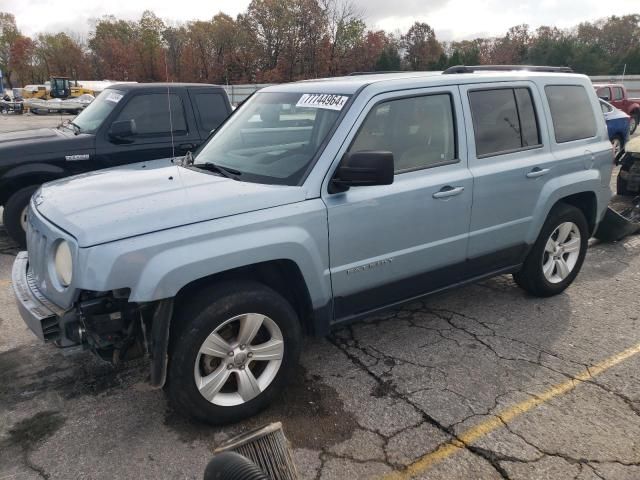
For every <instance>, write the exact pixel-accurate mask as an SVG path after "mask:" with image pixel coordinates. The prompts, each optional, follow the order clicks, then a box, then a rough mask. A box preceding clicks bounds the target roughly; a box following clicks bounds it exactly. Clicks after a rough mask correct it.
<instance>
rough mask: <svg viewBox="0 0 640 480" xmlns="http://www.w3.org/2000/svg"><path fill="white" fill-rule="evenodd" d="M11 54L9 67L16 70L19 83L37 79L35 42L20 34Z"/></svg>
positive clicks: (23, 83)
mask: <svg viewBox="0 0 640 480" xmlns="http://www.w3.org/2000/svg"><path fill="white" fill-rule="evenodd" d="M9 53H10V55H9V69H10V70H12V71H13V72H15V77H16V79H17V80H18V82H19V83H18V84H19V85H23V86H24V85H26V84H28V83H31V82H35V81H36V68H35V65H34V63H35V62H34V53H35V42H34V41H33V40H31V39H30V38H29V37H25V36H24V35H19V36H18V37H17V38H16V39H15V40H14V42H13V44H12V45H11V49H10V52H9Z"/></svg>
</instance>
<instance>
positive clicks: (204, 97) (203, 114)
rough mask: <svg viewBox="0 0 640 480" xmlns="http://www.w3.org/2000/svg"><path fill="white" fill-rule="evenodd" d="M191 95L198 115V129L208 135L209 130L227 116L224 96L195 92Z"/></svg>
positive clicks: (214, 127)
mask: <svg viewBox="0 0 640 480" xmlns="http://www.w3.org/2000/svg"><path fill="white" fill-rule="evenodd" d="M192 95H193V99H194V100H195V102H194V105H195V106H196V109H197V111H198V116H199V117H200V130H201V131H202V133H204V134H205V135H209V132H211V130H214V129H216V128H218V126H219V125H220V124H221V123H222V121H223V120H224V119H225V118H227V115H228V113H227V106H226V105H225V102H224V98H223V97H222V95H220V94H219V93H196V94H192Z"/></svg>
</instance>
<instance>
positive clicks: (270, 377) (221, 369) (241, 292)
mask: <svg viewBox="0 0 640 480" xmlns="http://www.w3.org/2000/svg"><path fill="white" fill-rule="evenodd" d="M254 314H258V316H256V315H254ZM265 317H266V318H265ZM260 318H262V320H260ZM172 322H173V324H174V327H175V328H174V329H173V330H172V339H171V347H170V354H169V369H168V376H167V385H166V391H167V394H168V397H169V400H170V402H171V404H172V405H173V407H174V408H175V409H176V410H177V411H178V412H179V413H181V414H183V415H186V416H190V417H193V418H195V419H197V420H200V421H203V422H206V423H210V424H213V425H224V424H228V423H233V422H237V421H240V420H243V419H245V418H248V417H250V416H252V415H255V414H256V413H258V412H259V411H261V410H262V409H264V408H266V407H267V406H268V405H269V404H270V402H271V401H272V400H273V399H274V397H275V396H276V395H277V394H278V393H279V392H280V391H281V390H282V389H283V388H284V386H285V385H286V384H287V383H288V381H289V380H290V379H291V378H292V375H293V374H294V373H295V369H296V366H297V364H298V359H299V357H300V350H301V341H302V334H301V329H300V322H299V320H298V317H297V315H296V313H295V311H294V310H293V308H292V307H291V305H290V304H289V303H288V302H287V301H286V300H285V299H284V298H283V297H282V296H281V295H279V294H278V293H276V292H275V291H274V290H272V289H270V288H269V287H266V286H265V285H263V284H260V283H257V282H248V281H234V282H227V283H223V284H218V285H214V286H212V287H205V288H204V289H203V290H202V291H200V292H199V293H197V294H196V295H195V296H194V297H193V298H192V299H190V300H189V302H185V305H184V306H183V307H180V308H179V309H178V311H177V312H176V314H175V315H174V318H173V320H172ZM258 323H259V324H260V325H261V326H260V327H259V330H255V332H256V333H257V334H256V333H254V335H253V337H251V335H244V336H245V339H246V338H249V339H250V338H253V340H249V341H248V342H247V343H246V346H244V345H241V344H240V343H241V342H240V341H239V340H240V337H241V335H240V333H241V327H242V326H243V325H247V332H248V331H254V328H253V327H254V326H255V325H257V324H258ZM214 333H215V334H217V337H215V340H216V342H211V339H213V338H214V337H213V336H212V335H213V334H214ZM210 335H211V337H210ZM280 339H281V340H280ZM205 340H207V341H208V345H209V346H210V347H211V348H210V349H209V350H208V351H209V352H212V351H213V349H217V350H216V351H215V353H217V355H205V354H204V353H201V349H205V345H204V343H205ZM219 340H222V342H220V341H219ZM279 341H281V344H278V342H279ZM225 342H226V343H225ZM267 342H271V343H269V345H275V346H274V347H272V349H270V350H269V353H270V354H271V355H272V356H273V358H271V357H270V360H264V361H258V360H257V357H258V356H259V355H264V354H265V353H267V352H266V351H264V350H263V351H262V352H260V351H259V350H258V348H259V347H260V346H261V345H263V347H262V348H263V349H264V348H265V347H264V345H267ZM243 347H244V348H243ZM273 348H276V350H273ZM229 349H231V350H232V351H233V352H234V355H233V356H231V355H230V354H229V353H228V351H231V350H229ZM225 352H226V354H225ZM278 355H279V356H280V358H278ZM252 356H253V359H251V357H252ZM225 375H226V376H225ZM251 377H252V378H253V380H251ZM206 378H209V380H210V381H209V382H207V381H206ZM213 380H216V381H218V380H220V381H218V382H217V385H219V387H218V388H217V389H216V388H215V387H214V388H210V385H213V383H212V381H213ZM241 380H243V381H242V382H241ZM197 382H198V383H197ZM198 385H200V388H201V389H202V390H203V392H204V393H201V391H200V389H199V388H198ZM241 385H242V386H244V388H241ZM256 386H257V389H256V388H255V387H256ZM205 394H207V395H208V398H205V396H204V395H205Z"/></svg>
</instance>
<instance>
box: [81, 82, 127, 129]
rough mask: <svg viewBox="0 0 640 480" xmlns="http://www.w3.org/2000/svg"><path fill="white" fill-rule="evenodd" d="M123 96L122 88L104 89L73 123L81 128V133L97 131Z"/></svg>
mask: <svg viewBox="0 0 640 480" xmlns="http://www.w3.org/2000/svg"><path fill="white" fill-rule="evenodd" d="M123 96H124V92H122V91H120V90H113V89H111V88H108V89H106V90H104V91H103V92H102V93H101V94H100V95H98V96H97V97H96V99H95V100H94V101H93V102H91V103H90V104H89V105H88V106H87V108H85V109H84V110H83V111H82V113H80V115H78V116H77V117H76V118H74V119H73V123H74V124H75V125H76V126H77V127H78V128H79V129H80V133H96V131H97V130H98V128H100V125H102V122H104V119H105V118H107V116H108V115H109V114H110V113H111V111H112V110H113V109H114V108H115V106H116V105H117V104H118V102H119V101H120V100H121V99H122V97H123Z"/></svg>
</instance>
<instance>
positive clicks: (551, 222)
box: [513, 204, 589, 297]
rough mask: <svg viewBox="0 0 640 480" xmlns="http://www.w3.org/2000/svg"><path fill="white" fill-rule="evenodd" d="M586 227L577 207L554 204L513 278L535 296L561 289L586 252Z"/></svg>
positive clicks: (568, 280)
mask: <svg viewBox="0 0 640 480" xmlns="http://www.w3.org/2000/svg"><path fill="white" fill-rule="evenodd" d="M588 239H589V227H588V226H587V221H586V219H585V218H584V214H583V213H582V212H581V211H580V210H579V209H578V208H576V207H573V206H571V205H565V204H560V205H558V206H556V207H554V208H553V209H552V210H551V212H550V213H549V216H548V217H547V220H546V222H545V223H544V225H543V227H542V230H541V232H540V235H539V236H538V239H537V240H536V243H535V244H534V245H533V248H532V249H531V251H530V252H529V255H528V256H527V258H526V259H525V261H524V265H523V266H522V270H520V271H519V272H518V273H516V274H514V276H513V277H514V280H515V281H516V283H517V284H518V285H519V286H520V287H522V288H523V289H524V290H526V291H527V292H529V293H531V294H532V295H535V296H537V297H550V296H552V295H557V294H559V293H561V292H562V291H564V290H565V289H566V288H567V287H568V286H569V285H571V282H573V280H574V279H575V278H576V276H577V275H578V272H579V271H580V268H581V267H582V263H583V262H584V257H585V255H586V253H587V241H588Z"/></svg>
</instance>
